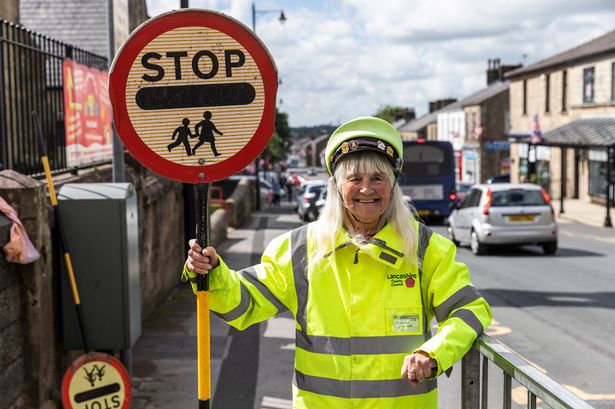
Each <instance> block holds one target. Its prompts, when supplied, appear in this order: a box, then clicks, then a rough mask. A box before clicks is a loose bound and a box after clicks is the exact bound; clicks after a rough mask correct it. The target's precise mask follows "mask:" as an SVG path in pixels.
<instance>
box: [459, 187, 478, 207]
mask: <svg viewBox="0 0 615 409" xmlns="http://www.w3.org/2000/svg"><path fill="white" fill-rule="evenodd" d="M480 195H481V191H480V190H479V189H472V190H470V193H468V194H467V195H466V197H464V198H463V201H462V202H461V205H460V206H459V208H460V209H466V208H468V207H476V206H478V204H479V203H480Z"/></svg>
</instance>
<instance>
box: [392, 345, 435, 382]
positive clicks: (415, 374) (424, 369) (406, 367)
mask: <svg viewBox="0 0 615 409" xmlns="http://www.w3.org/2000/svg"><path fill="white" fill-rule="evenodd" d="M437 369H438V363H437V362H436V361H435V360H434V359H432V358H430V357H429V355H427V353H426V352H423V351H418V352H415V353H414V354H412V355H406V357H405V358H404V364H403V365H402V367H401V377H402V378H405V379H408V380H409V381H410V385H411V386H416V385H418V383H419V382H421V381H423V380H424V379H425V378H429V377H430V376H432V374H433V372H434V370H435V371H437Z"/></svg>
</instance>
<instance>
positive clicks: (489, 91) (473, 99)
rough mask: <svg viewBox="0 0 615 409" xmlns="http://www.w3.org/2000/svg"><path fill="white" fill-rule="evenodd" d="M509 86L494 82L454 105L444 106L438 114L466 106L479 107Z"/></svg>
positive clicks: (506, 89)
mask: <svg viewBox="0 0 615 409" xmlns="http://www.w3.org/2000/svg"><path fill="white" fill-rule="evenodd" d="M509 85H510V83H509V82H508V81H497V82H494V83H493V84H491V85H489V86H488V87H486V88H483V89H480V90H478V91H476V92H475V93H474V94H470V95H468V96H467V97H465V98H463V99H461V100H459V101H457V102H455V103H452V104H450V105H447V106H445V107H444V108H442V109H441V110H440V111H438V112H450V111H460V110H461V109H462V108H463V107H466V106H470V105H480V104H482V103H483V102H485V101H487V100H488V99H490V98H493V97H495V96H496V95H498V94H501V93H502V92H506V91H508V86H509Z"/></svg>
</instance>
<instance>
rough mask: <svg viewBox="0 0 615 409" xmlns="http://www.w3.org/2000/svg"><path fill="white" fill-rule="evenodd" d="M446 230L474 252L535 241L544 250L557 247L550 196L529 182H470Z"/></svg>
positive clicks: (453, 238)
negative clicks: (471, 183) (475, 183)
mask: <svg viewBox="0 0 615 409" xmlns="http://www.w3.org/2000/svg"><path fill="white" fill-rule="evenodd" d="M448 234H449V238H450V239H451V240H452V241H453V242H455V244H469V245H470V248H471V249H472V253H474V254H476V255H480V254H484V253H485V252H487V250H488V249H489V247H490V246H492V245H503V244H512V245H522V244H537V245H539V246H541V247H542V249H543V251H544V253H545V254H554V253H555V252H556V251H557V234H558V228H557V223H556V221H555V215H554V213H553V208H552V207H551V199H550V197H549V195H548V194H547V193H546V192H545V191H544V190H543V189H542V187H540V186H538V185H534V184H530V183H525V184H511V183H498V184H489V185H488V184H483V185H474V186H472V188H471V189H470V191H469V192H468V194H466V196H465V198H464V199H463V201H462V202H461V203H460V204H459V205H458V206H456V209H455V210H454V211H453V213H451V215H450V217H449V219H448Z"/></svg>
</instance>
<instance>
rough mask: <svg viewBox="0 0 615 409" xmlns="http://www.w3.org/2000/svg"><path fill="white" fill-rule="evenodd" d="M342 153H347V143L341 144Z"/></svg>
mask: <svg viewBox="0 0 615 409" xmlns="http://www.w3.org/2000/svg"><path fill="white" fill-rule="evenodd" d="M342 153H348V142H344V143H343V144H342Z"/></svg>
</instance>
